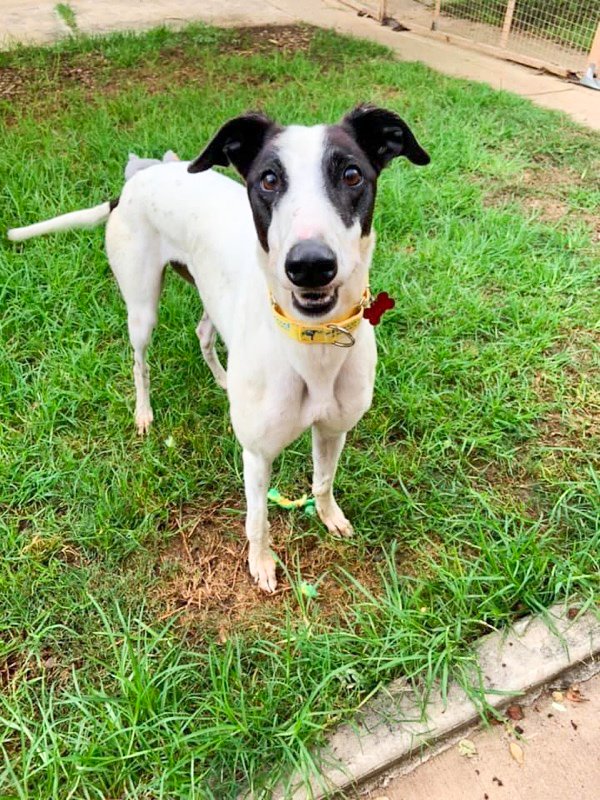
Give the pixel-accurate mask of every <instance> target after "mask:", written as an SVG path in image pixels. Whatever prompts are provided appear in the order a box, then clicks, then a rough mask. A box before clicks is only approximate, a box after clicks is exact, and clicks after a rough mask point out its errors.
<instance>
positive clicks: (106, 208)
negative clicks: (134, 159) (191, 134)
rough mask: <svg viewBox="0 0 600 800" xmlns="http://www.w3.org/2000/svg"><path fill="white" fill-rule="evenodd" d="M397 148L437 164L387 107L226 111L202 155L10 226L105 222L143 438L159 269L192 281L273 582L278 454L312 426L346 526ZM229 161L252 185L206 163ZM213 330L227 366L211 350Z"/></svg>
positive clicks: (265, 581) (320, 499)
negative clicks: (56, 213)
mask: <svg viewBox="0 0 600 800" xmlns="http://www.w3.org/2000/svg"><path fill="white" fill-rule="evenodd" d="M397 156H405V157H406V158H408V159H409V160H410V161H412V162H413V163H414V164H427V163H428V162H429V156H428V155H427V153H426V152H425V151H424V150H423V149H422V148H421V147H420V145H419V144H418V143H417V141H416V139H415V137H414V135H413V134H412V132H411V131H410V129H409V127H408V126H407V125H406V123H405V122H404V121H403V120H402V119H400V118H399V117H398V116H397V115H396V114H395V113H393V112H391V111H387V110H385V109H380V108H374V107H371V106H361V107H359V108H357V109H355V110H354V111H352V112H350V113H349V114H348V115H347V116H345V117H344V118H343V120H342V121H341V122H340V123H339V124H337V125H315V126H313V127H304V126H299V125H291V126H289V127H281V126H279V125H277V124H276V123H274V122H273V121H272V120H270V119H268V118H267V117H265V116H263V115H261V114H247V115H244V116H241V117H237V118H236V119H232V120H230V121H229V122H227V123H226V124H225V125H224V126H223V127H222V128H221V130H220V131H219V132H218V133H217V134H216V136H215V137H214V139H213V140H212V141H211V142H210V144H209V145H208V146H207V147H206V149H205V150H204V152H203V153H202V154H201V155H200V156H199V157H198V158H197V159H196V160H195V161H192V162H191V163H190V162H187V163H186V162H169V163H161V164H159V165H157V166H152V167H150V168H148V169H143V170H141V171H138V172H137V174H135V175H133V177H132V178H131V179H130V180H129V181H128V182H127V183H126V184H125V186H124V188H123V192H122V194H121V196H120V198H119V200H118V201H116V202H111V203H108V202H106V203H103V204H101V205H99V206H96V207H94V208H90V209H86V210H83V211H75V212H73V213H71V214H65V215H63V216H60V217H57V218H55V219H52V220H49V221H47V222H41V223H37V224H35V225H31V226H28V227H26V228H17V229H13V230H12V231H9V238H11V239H13V240H15V241H19V240H22V239H27V238H30V237H32V236H37V235H40V234H44V233H49V232H51V231H58V230H64V229H67V228H77V227H88V226H92V225H96V224H99V223H100V222H103V221H105V220H108V223H107V229H106V250H107V254H108V259H109V261H110V266H111V268H112V271H113V273H114V275H115V277H116V279H117V281H118V284H119V287H120V290H121V293H122V295H123V298H124V300H125V303H126V304H127V315H128V326H129V336H130V340H131V344H132V347H133V350H134V368H133V374H134V379H135V390H136V406H135V422H136V425H137V428H138V431H139V432H140V433H145V432H146V430H147V429H148V426H149V425H150V423H151V421H152V408H151V405H150V394H149V376H148V366H147V364H146V350H147V348H148V344H149V342H150V337H151V334H152V330H153V328H154V326H155V324H156V320H157V306H158V301H159V296H160V291H161V286H162V281H163V272H164V269H165V266H166V265H167V264H169V263H173V264H175V265H176V266H178V267H179V270H180V271H184V272H185V271H187V272H188V277H190V276H191V279H193V282H194V283H195V284H196V286H197V288H198V291H199V293H200V297H201V298H202V303H203V305H204V312H205V313H204V317H203V319H202V321H201V323H200V325H199V326H198V331H197V332H198V336H199V339H200V343H201V346H202V352H203V354H204V356H205V358H206V361H207V363H208V365H209V366H210V368H211V370H212V372H213V374H214V376H215V378H216V380H217V382H218V383H219V384H220V385H221V386H223V387H224V388H226V389H227V393H228V396H229V403H230V410H231V421H232V424H233V429H234V431H235V434H236V436H237V438H238V439H239V441H240V443H241V445H242V447H243V462H244V484H245V490H246V501H247V516H246V533H247V536H248V542H249V552H248V561H249V567H250V572H251V574H252V576H253V577H254V580H255V581H256V582H257V583H258V585H259V586H260V587H261V589H264V590H265V591H267V592H272V591H273V590H274V589H275V587H276V585H277V580H276V577H275V561H274V559H273V554H272V553H271V551H270V549H269V523H268V520H267V490H268V488H269V479H270V473H271V465H272V463H273V460H274V459H275V458H276V456H277V455H278V454H279V453H280V452H281V451H282V450H283V448H284V447H286V446H287V445H288V444H290V443H291V442H293V441H294V440H295V439H296V438H297V437H298V436H299V435H300V434H301V433H303V431H305V430H306V429H307V428H312V441H313V460H314V475H313V483H312V491H313V494H314V497H315V503H316V508H317V512H318V514H319V517H320V518H321V520H322V521H323V522H324V523H325V525H326V526H327V528H328V529H329V530H330V531H331V532H333V533H336V534H341V535H343V536H349V535H351V533H352V527H351V525H350V523H349V522H348V520H347V519H346V517H345V516H344V514H343V512H342V511H341V509H340V507H339V506H338V504H337V503H336V501H335V499H334V497H333V481H334V477H335V472H336V467H337V463H338V459H339V456H340V453H341V450H342V447H343V445H344V440H345V437H346V432H347V431H349V430H350V429H351V428H352V427H353V426H354V425H356V423H357V422H358V420H359V419H360V418H361V417H362V415H363V414H364V413H365V411H366V410H367V409H368V408H369V406H370V405H371V399H372V394H373V382H374V376H375V363H376V347H375V336H374V332H373V329H372V327H371V325H369V324H367V323H366V322H365V321H364V320H363V310H364V307H365V305H366V303H367V297H368V284H369V266H370V262H371V255H372V251H373V246H374V233H373V228H372V219H373V206H374V202H375V192H376V183H377V177H378V175H379V173H380V172H381V170H382V169H383V167H385V166H386V164H387V163H388V162H389V161H390V160H391V159H393V158H395V157H397ZM229 164H232V165H233V166H234V167H235V168H236V169H237V171H238V172H239V173H240V175H241V176H242V178H243V179H244V180H245V182H246V191H245V190H244V188H243V187H242V186H241V185H240V184H239V183H237V182H236V181H234V180H231V179H230V178H227V177H225V176H223V175H221V174H219V173H217V172H214V171H211V169H210V168H211V167H214V166H226V165H229ZM197 173H202V174H201V175H198V174H197ZM248 201H249V202H248ZM186 268H187V270H186ZM217 332H218V334H219V336H220V337H221V338H222V340H223V341H224V343H225V345H226V347H227V352H228V358H227V372H225V370H224V369H223V367H222V366H221V364H220V363H219V360H218V357H217V355H216V353H215V350H214V344H215V337H216V333H217Z"/></svg>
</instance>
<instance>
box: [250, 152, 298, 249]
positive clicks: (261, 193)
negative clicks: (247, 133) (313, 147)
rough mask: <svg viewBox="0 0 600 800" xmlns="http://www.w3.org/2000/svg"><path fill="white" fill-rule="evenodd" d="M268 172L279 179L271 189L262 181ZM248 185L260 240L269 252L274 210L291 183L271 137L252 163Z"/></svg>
mask: <svg viewBox="0 0 600 800" xmlns="http://www.w3.org/2000/svg"><path fill="white" fill-rule="evenodd" d="M267 173H273V174H274V175H275V176H276V177H277V179H278V186H277V188H276V189H274V190H271V191H269V190H268V189H266V188H265V187H264V186H263V182H262V181H263V177H264V176H265V175H266V174H267ZM246 185H247V189H248V199H249V200H250V208H251V209H252V216H253V217H254V226H255V228H256V233H257V235H258V241H259V242H260V244H261V246H262V248H263V250H264V251H265V252H266V253H268V252H269V239H268V236H269V226H270V225H271V220H272V219H273V210H274V209H275V207H276V206H277V203H278V202H279V201H280V200H281V198H282V197H283V195H284V194H285V193H286V191H287V188H288V185H289V183H288V176H287V173H286V171H285V169H284V168H283V164H282V163H281V160H280V158H279V155H278V153H277V150H276V149H275V147H274V146H273V142H272V140H271V139H270V140H269V142H268V143H267V145H266V146H265V147H264V148H263V150H262V151H261V152H260V153H259V154H258V155H257V157H256V158H255V160H254V162H253V163H252V166H251V168H250V171H249V173H248V176H247V179H246Z"/></svg>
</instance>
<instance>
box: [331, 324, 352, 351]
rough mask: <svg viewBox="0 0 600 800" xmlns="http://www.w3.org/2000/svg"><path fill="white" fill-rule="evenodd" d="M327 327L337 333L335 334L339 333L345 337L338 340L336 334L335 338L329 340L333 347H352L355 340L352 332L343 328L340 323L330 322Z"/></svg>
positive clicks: (338, 334)
mask: <svg viewBox="0 0 600 800" xmlns="http://www.w3.org/2000/svg"><path fill="white" fill-rule="evenodd" d="M327 327H328V329H329V330H330V331H334V332H335V333H336V334H337V336H340V335H341V336H346V337H347V338H346V339H345V340H344V339H341V340H340V339H338V338H337V336H336V338H335V339H334V340H333V341H332V342H331V344H332V345H333V346H334V347H352V345H353V344H354V342H355V341H356V340H355V338H354V336H352V334H351V333H350V331H349V330H348V329H347V328H343V327H342V326H341V325H335V324H330V325H328V326H327Z"/></svg>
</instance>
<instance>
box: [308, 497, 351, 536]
mask: <svg viewBox="0 0 600 800" xmlns="http://www.w3.org/2000/svg"><path fill="white" fill-rule="evenodd" d="M316 506H317V513H318V515H319V517H320V518H321V522H323V523H324V525H325V526H326V528H327V530H328V531H329V533H333V534H334V535H335V536H352V535H353V534H354V529H353V527H352V525H351V524H350V522H349V521H348V520H347V519H346V517H345V515H344V512H343V511H342V509H341V508H340V507H339V506H338V504H337V503H336V502H335V500H334V501H333V502H328V503H319V501H318V500H317V503H316Z"/></svg>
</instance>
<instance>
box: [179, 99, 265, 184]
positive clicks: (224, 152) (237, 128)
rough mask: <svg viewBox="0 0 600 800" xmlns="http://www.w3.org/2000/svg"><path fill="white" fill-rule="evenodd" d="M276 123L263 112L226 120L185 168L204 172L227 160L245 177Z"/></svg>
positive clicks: (224, 163)
mask: <svg viewBox="0 0 600 800" xmlns="http://www.w3.org/2000/svg"><path fill="white" fill-rule="evenodd" d="M276 130H277V125H276V124H275V123H274V122H273V120H270V119H269V118H268V117H265V116H264V115H263V114H254V113H253V114H244V115H243V116H241V117H236V118H235V119H230V120H229V122H226V123H225V125H223V127H222V128H221V130H220V131H219V132H218V133H217V135H216V136H215V137H214V139H213V140H212V141H211V142H210V144H208V145H207V147H206V148H205V150H204V151H203V152H202V153H200V155H199V156H198V158H197V159H195V161H192V163H191V164H190V165H189V167H188V172H204V170H207V169H210V168H211V167H215V166H219V167H227V166H229V164H233V166H234V167H235V168H236V169H237V171H238V172H239V173H240V175H241V176H242V177H243V178H246V176H247V175H248V172H249V171H250V167H251V166H252V162H253V161H254V159H255V158H256V156H257V155H258V153H259V152H260V150H261V149H262V146H263V144H264V143H265V139H266V138H267V136H268V135H269V134H270V133H273V132H274V131H276Z"/></svg>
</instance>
